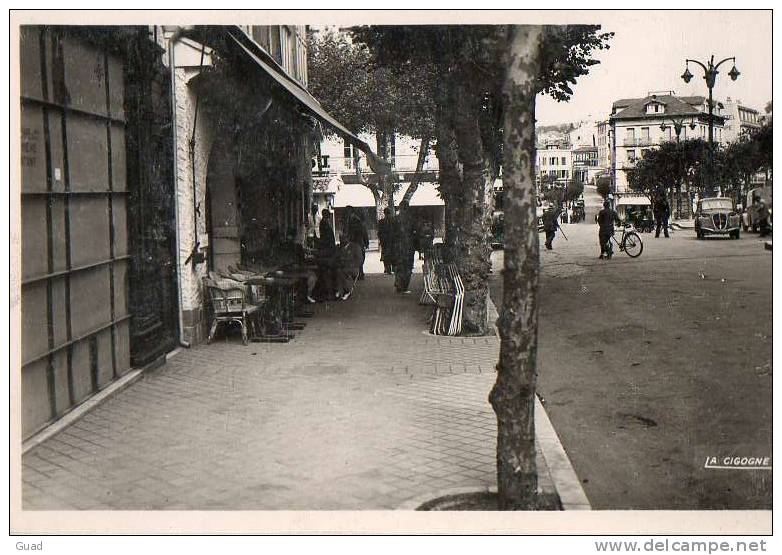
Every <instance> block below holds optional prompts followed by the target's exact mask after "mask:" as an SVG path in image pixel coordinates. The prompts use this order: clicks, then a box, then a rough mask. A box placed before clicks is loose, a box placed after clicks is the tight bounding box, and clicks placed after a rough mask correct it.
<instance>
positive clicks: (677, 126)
mask: <svg viewBox="0 0 782 555" xmlns="http://www.w3.org/2000/svg"><path fill="white" fill-rule="evenodd" d="M669 119H670V120H671V125H672V126H673V130H674V132H675V133H676V142H677V143H678V142H680V141H681V138H680V135H681V132H682V129H684V126H685V125H689V126H690V129H695V120H693V119H692V118H690V122H689V123H686V122H685V119H686V118H669ZM666 129H668V126H667V125H666V124H665V119H664V118H663V121H662V123H661V124H660V131H665V130H666Z"/></svg>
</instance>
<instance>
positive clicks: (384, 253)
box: [380, 243, 394, 274]
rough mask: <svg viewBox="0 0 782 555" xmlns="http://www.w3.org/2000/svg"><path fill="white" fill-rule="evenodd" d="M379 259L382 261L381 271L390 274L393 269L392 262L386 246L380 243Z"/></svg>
mask: <svg viewBox="0 0 782 555" xmlns="http://www.w3.org/2000/svg"><path fill="white" fill-rule="evenodd" d="M380 259H381V260H382V261H383V271H384V272H385V273H387V274H390V273H392V272H393V271H394V267H393V264H391V253H389V252H388V248H387V247H386V246H385V245H383V244H382V243H381V244H380Z"/></svg>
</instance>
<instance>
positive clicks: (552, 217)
mask: <svg viewBox="0 0 782 555" xmlns="http://www.w3.org/2000/svg"><path fill="white" fill-rule="evenodd" d="M558 220H559V210H558V209H557V208H555V206H554V205H553V204H552V205H551V206H549V208H548V210H546V211H545V212H544V213H543V231H545V232H546V249H548V250H551V249H553V248H554V236H555V235H556V233H557V226H558V225H559V224H558Z"/></svg>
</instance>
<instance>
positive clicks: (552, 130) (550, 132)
mask: <svg viewBox="0 0 782 555" xmlns="http://www.w3.org/2000/svg"><path fill="white" fill-rule="evenodd" d="M575 128H576V124H575V123H558V124H556V125H539V126H537V127H536V128H535V136H536V137H537V142H538V143H545V142H546V141H558V140H562V139H567V137H568V134H569V133H570V132H571V131H573V129H575Z"/></svg>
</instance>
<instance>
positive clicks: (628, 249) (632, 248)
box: [608, 224, 644, 258]
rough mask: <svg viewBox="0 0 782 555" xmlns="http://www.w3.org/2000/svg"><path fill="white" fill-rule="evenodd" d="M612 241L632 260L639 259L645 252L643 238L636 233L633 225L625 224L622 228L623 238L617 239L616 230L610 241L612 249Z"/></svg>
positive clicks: (609, 244)
mask: <svg viewBox="0 0 782 555" xmlns="http://www.w3.org/2000/svg"><path fill="white" fill-rule="evenodd" d="M611 240H613V241H614V243H616V244H617V246H618V247H619V250H620V251H623V252H624V253H625V254H627V256H629V257H630V258H638V257H639V256H641V253H642V252H643V250H644V244H643V241H641V236H640V235H638V233H637V232H636V231H635V226H633V224H625V225H624V227H623V228H622V238H621V239H617V238H616V230H614V234H613V235H611V239H609V240H608V246H609V248H610V247H611Z"/></svg>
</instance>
